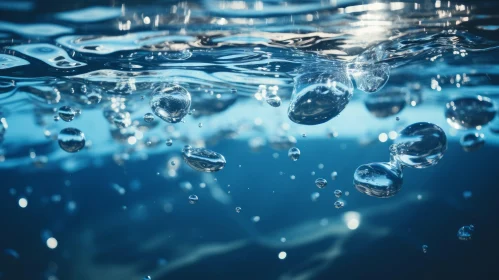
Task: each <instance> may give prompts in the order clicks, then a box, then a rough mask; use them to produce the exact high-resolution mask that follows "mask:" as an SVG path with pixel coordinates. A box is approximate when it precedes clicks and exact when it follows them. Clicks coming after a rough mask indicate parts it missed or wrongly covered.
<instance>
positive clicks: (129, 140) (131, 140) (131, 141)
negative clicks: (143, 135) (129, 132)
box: [128, 136, 137, 145]
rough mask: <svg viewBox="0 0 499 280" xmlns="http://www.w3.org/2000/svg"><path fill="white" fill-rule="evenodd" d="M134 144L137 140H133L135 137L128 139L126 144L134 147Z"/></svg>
mask: <svg viewBox="0 0 499 280" xmlns="http://www.w3.org/2000/svg"><path fill="white" fill-rule="evenodd" d="M135 143H137V138H135V136H130V137H128V144H130V145H135Z"/></svg>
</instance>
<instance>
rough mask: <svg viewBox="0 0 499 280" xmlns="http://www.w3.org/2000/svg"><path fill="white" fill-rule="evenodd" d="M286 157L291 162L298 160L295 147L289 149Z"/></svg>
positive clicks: (297, 152)
mask: <svg viewBox="0 0 499 280" xmlns="http://www.w3.org/2000/svg"><path fill="white" fill-rule="evenodd" d="M288 157H289V158H290V159H292V160H293V161H297V160H298V159H299V158H300V150H299V149H298V148H296V147H293V148H291V149H289V151H288Z"/></svg>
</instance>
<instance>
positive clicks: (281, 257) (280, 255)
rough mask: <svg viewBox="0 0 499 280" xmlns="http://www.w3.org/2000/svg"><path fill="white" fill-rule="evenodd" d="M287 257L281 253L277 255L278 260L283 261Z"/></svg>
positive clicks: (284, 253)
mask: <svg viewBox="0 0 499 280" xmlns="http://www.w3.org/2000/svg"><path fill="white" fill-rule="evenodd" d="M287 256H288V254H286V252H284V251H282V252H280V253H279V259H280V260H284V259H285V258H286V257H287Z"/></svg>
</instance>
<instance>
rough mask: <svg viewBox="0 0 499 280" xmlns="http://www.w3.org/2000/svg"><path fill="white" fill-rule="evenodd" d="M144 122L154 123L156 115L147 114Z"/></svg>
mask: <svg viewBox="0 0 499 280" xmlns="http://www.w3.org/2000/svg"><path fill="white" fill-rule="evenodd" d="M144 121H145V122H147V123H152V122H153V121H154V115H153V114H152V113H146V114H145V115H144Z"/></svg>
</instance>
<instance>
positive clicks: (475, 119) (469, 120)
mask: <svg viewBox="0 0 499 280" xmlns="http://www.w3.org/2000/svg"><path fill="white" fill-rule="evenodd" d="M445 106H446V110H445V118H446V119H447V123H449V125H450V126H452V127H453V128H455V129H469V128H476V127H477V126H484V125H486V124H488V123H489V122H490V121H491V120H492V119H494V117H495V115H496V112H497V108H496V106H495V105H494V103H493V102H492V100H490V99H489V98H487V97H483V96H480V95H479V96H477V97H463V98H458V99H454V100H453V101H451V102H449V103H447V104H446V105H445Z"/></svg>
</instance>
